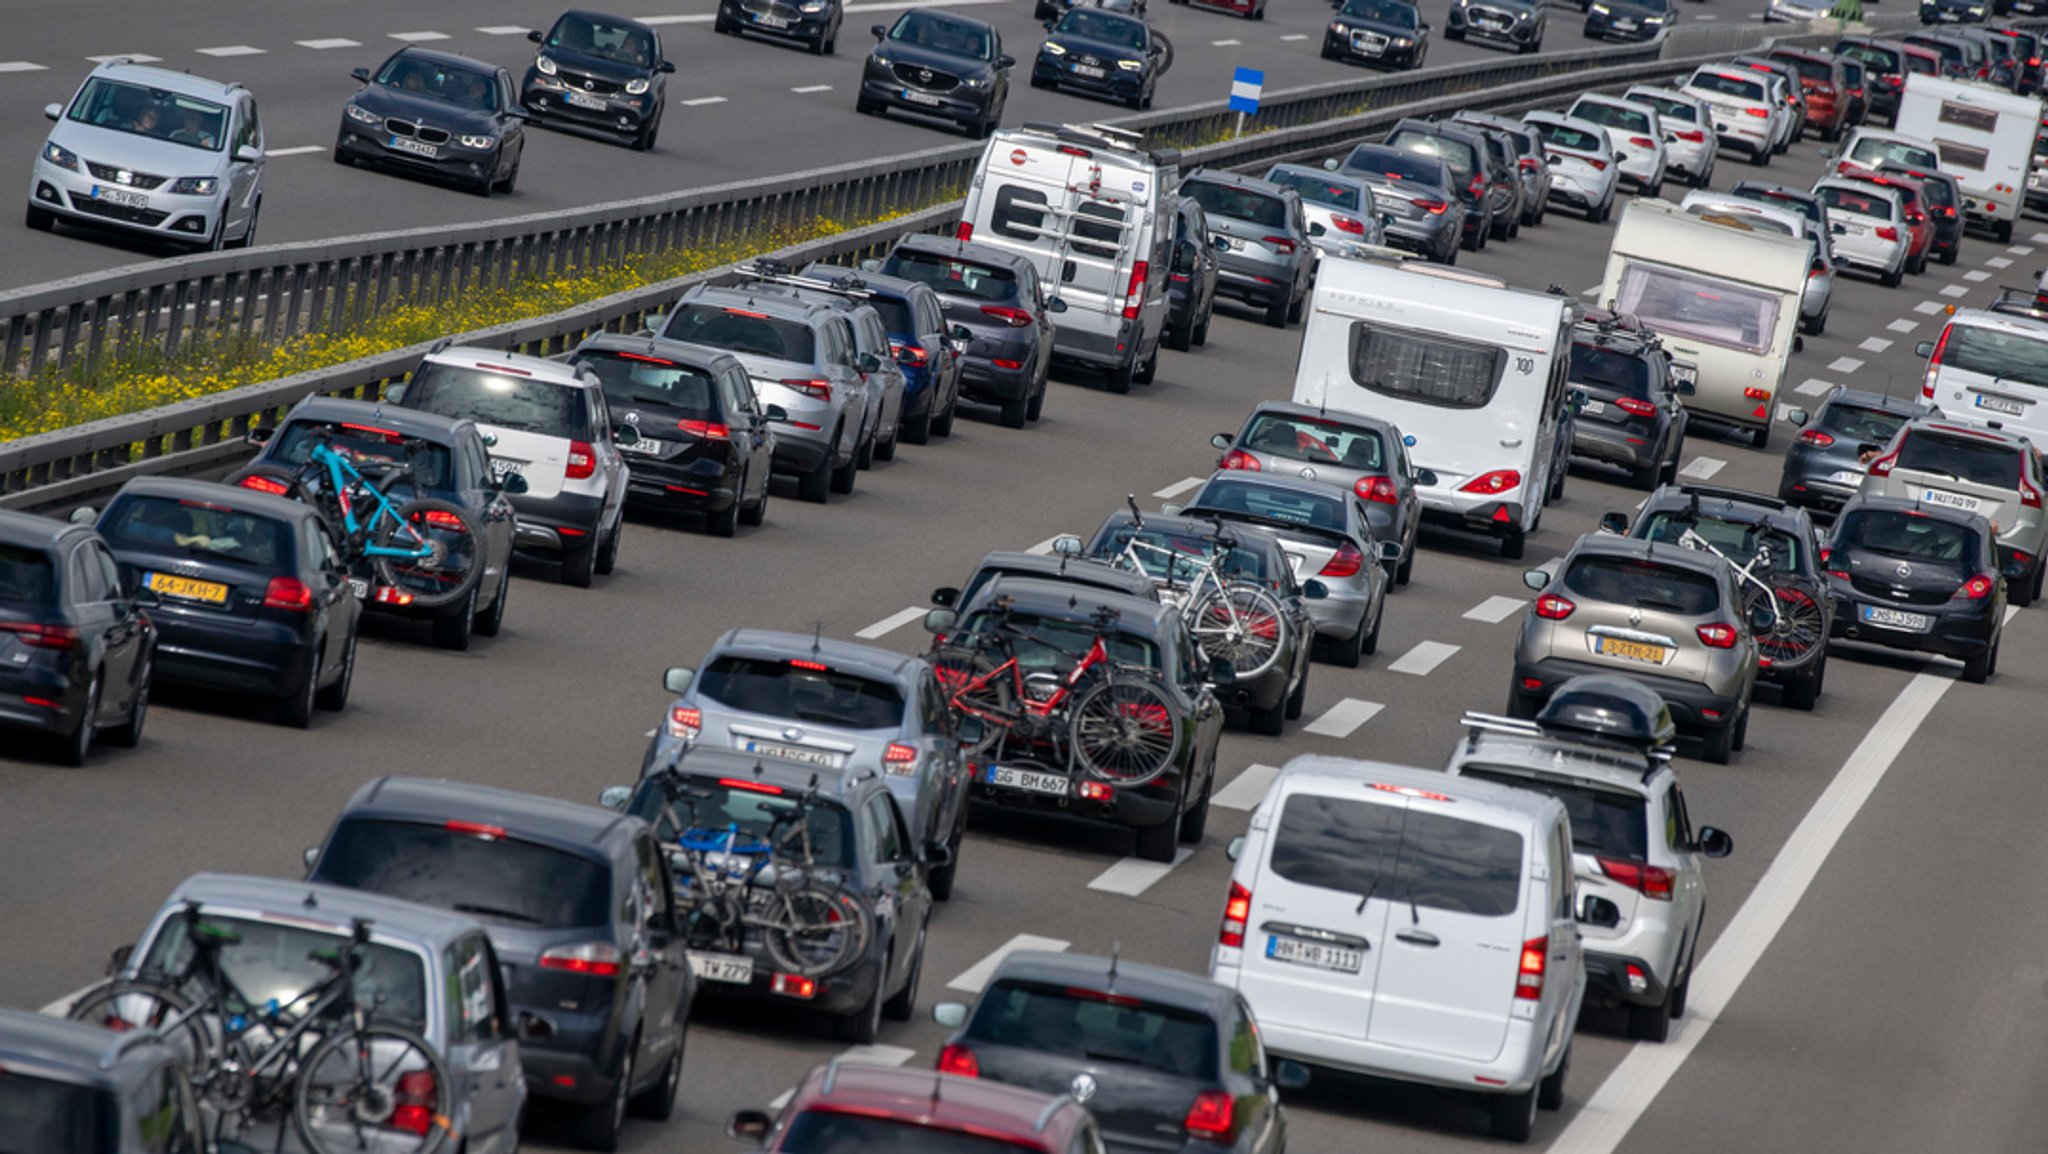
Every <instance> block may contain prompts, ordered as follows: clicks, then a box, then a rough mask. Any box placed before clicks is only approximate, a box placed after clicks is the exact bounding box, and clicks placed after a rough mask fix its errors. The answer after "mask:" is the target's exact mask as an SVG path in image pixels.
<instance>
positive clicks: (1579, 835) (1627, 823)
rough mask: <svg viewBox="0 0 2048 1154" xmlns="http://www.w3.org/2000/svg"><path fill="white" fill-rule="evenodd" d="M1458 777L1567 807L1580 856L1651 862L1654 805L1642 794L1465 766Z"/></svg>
mask: <svg viewBox="0 0 2048 1154" xmlns="http://www.w3.org/2000/svg"><path fill="white" fill-rule="evenodd" d="M1458 776H1459V777H1474V778H1478V779H1479V780H1480V781H1491V782H1498V783H1499V784H1501V785H1511V786H1513V787H1515V788H1516V789H1531V790H1535V791H1536V792H1537V793H1544V794H1549V795H1550V796H1551V797H1554V798H1556V799H1557V800H1559V801H1561V802H1563V803H1564V808H1565V812H1566V813H1568V814H1570V815H1571V819H1572V848H1573V849H1575V850H1578V851H1579V852H1580V853H1589V854H1593V855H1595V856H1597V857H1606V858H1622V859H1624V860H1626V861H1646V860H1648V858H1649V849H1650V817H1649V804H1648V802H1647V801H1646V800H1645V799H1644V798H1643V796H1642V795H1641V794H1636V793H1622V792H1620V791H1618V790H1612V789H1602V788H1600V787H1599V786H1597V785H1581V784H1578V783H1576V782H1568V781H1557V780H1555V779H1553V778H1549V777H1537V776H1534V775H1532V774H1528V773H1522V772H1518V771H1516V770H1514V769H1511V768H1506V767H1502V768H1495V767H1492V766H1484V765H1467V766H1461V767H1460V768H1459V769H1458Z"/></svg>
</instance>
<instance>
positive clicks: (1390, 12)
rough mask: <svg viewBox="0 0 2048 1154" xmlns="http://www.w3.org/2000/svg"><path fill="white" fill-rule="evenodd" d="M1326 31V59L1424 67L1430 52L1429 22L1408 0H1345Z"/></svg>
mask: <svg viewBox="0 0 2048 1154" xmlns="http://www.w3.org/2000/svg"><path fill="white" fill-rule="evenodd" d="M1333 7H1336V8H1337V13H1336V15H1334V16H1332V17H1331V18H1330V27H1329V29H1328V30H1327V31H1325V32H1324V33H1323V59H1325V60H1342V61H1345V62H1347V63H1348V62H1350V61H1359V62H1362V63H1365V64H1375V65H1382V66H1384V67H1388V68H1401V69H1408V68H1420V67H1422V62H1423V60H1424V59H1425V58H1426V57H1428V55H1429V22H1428V21H1426V20H1424V19H1423V18H1422V13H1421V11H1420V10H1419V9H1417V8H1416V6H1415V5H1414V4H1411V3H1409V2H1408V0H1344V3H1343V4H1342V5H1341V6H1337V5H1333Z"/></svg>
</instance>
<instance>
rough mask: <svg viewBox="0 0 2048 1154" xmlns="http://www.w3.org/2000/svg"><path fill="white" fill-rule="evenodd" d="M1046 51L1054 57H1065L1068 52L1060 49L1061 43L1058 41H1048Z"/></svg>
mask: <svg viewBox="0 0 2048 1154" xmlns="http://www.w3.org/2000/svg"><path fill="white" fill-rule="evenodd" d="M1045 51H1046V52H1049V53H1051V54H1052V55H1054V56H1065V55H1066V54H1067V50H1066V49H1064V48H1062V47H1060V45H1059V42H1058V41H1057V40H1048V41H1046V42H1045Z"/></svg>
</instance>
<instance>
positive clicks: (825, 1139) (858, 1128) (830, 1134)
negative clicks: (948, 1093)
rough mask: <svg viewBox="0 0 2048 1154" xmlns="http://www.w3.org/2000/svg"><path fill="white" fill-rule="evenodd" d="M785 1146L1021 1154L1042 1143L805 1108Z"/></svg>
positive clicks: (872, 1153) (855, 1152)
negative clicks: (1036, 1143)
mask: <svg viewBox="0 0 2048 1154" xmlns="http://www.w3.org/2000/svg"><path fill="white" fill-rule="evenodd" d="M782 1148H783V1149H784V1150H832V1151H846V1152H847V1154H1018V1152H1019V1151H1022V1150H1036V1149H1038V1148H1039V1147H1038V1146H1036V1145H1034V1144H1031V1143H1027V1142H1012V1141H1010V1140H1009V1139H1007V1138H998V1137H996V1136H995V1135H993V1134H990V1133H985V1132H981V1131H980V1130H979V1129H977V1130H976V1131H974V1132H968V1131H963V1130H946V1129H942V1128H940V1127H938V1126H932V1125H926V1124H925V1123H923V1122H921V1121H898V1120H896V1119H894V1118H884V1117H878V1116H876V1115H872V1114H842V1113H840V1112H839V1111H837V1110H833V1109H831V1108H829V1107H828V1108H825V1109H821V1110H805V1111H804V1112H803V1113H801V1114H798V1115H797V1116H796V1119H795V1120H794V1121H792V1122H790V1124H789V1129H788V1130H786V1131H784V1132H783V1135H782Z"/></svg>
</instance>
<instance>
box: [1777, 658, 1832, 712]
mask: <svg viewBox="0 0 2048 1154" xmlns="http://www.w3.org/2000/svg"><path fill="white" fill-rule="evenodd" d="M1827 668H1828V659H1827V656H1826V655H1825V654H1823V655H1822V656H1821V659H1820V661H1819V663H1818V664H1816V665H1815V666H1814V667H1813V675H1812V676H1810V677H1803V678H1801V679H1799V680H1798V681H1794V682H1792V683H1791V684H1790V685H1787V686H1785V687H1784V690H1783V693H1782V700H1783V701H1784V703H1785V705H1786V707H1787V708H1789V709H1798V710H1803V711H1805V712H1807V713H1812V712H1813V707H1814V706H1815V705H1817V704H1819V703H1820V691H1821V685H1822V684H1823V681H1824V679H1825V678H1826V676H1827Z"/></svg>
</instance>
